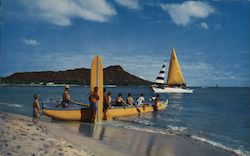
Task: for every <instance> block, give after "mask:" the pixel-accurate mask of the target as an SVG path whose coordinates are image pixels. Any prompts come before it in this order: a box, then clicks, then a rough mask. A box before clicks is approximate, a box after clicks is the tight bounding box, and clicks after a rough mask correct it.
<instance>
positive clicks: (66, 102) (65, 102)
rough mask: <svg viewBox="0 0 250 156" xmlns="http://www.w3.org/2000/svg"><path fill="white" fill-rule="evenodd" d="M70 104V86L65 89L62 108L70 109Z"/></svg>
mask: <svg viewBox="0 0 250 156" xmlns="http://www.w3.org/2000/svg"><path fill="white" fill-rule="evenodd" d="M69 102H70V94H69V86H68V85H66V86H65V87H64V92H63V100H62V106H63V108H68V107H69Z"/></svg>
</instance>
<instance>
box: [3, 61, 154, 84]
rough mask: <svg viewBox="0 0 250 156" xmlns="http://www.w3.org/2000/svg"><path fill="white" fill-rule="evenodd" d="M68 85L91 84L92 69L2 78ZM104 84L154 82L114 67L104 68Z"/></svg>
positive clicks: (45, 72)
mask: <svg viewBox="0 0 250 156" xmlns="http://www.w3.org/2000/svg"><path fill="white" fill-rule="evenodd" d="M41 82H43V83H48V82H54V83H67V84H85V85H88V84H90V69H86V68H79V69H73V70H66V71H42V72H22V73H14V74H12V75H10V76H8V77H5V78H2V83H11V84H29V83H41ZM104 84H107V85H149V84H152V82H150V81H147V80H143V79H141V78H139V77H137V76H134V75H132V74H130V73H128V72H126V71H125V70H124V69H123V68H122V67H121V66H119V65H114V66H109V67H107V68H104Z"/></svg>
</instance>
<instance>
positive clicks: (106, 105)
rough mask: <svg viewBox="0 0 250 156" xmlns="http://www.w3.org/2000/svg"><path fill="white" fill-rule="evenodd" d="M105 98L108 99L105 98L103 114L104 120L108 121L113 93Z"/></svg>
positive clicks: (109, 93)
mask: <svg viewBox="0 0 250 156" xmlns="http://www.w3.org/2000/svg"><path fill="white" fill-rule="evenodd" d="M105 96H106V98H105V102H104V105H103V113H104V120H107V119H108V115H107V112H108V109H110V108H111V100H112V97H111V92H108V93H107V95H105Z"/></svg>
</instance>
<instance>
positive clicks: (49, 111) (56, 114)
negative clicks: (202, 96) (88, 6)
mask: <svg viewBox="0 0 250 156" xmlns="http://www.w3.org/2000/svg"><path fill="white" fill-rule="evenodd" d="M95 87H98V88H99V89H98V95H99V96H100V99H99V100H98V104H97V108H98V109H97V116H96V122H102V120H112V119H114V118H119V117H125V116H133V115H140V114H143V113H148V112H153V111H155V110H156V109H155V108H154V107H153V106H151V105H148V104H145V105H142V106H140V107H136V106H132V107H123V106H121V107H119V106H118V107H112V108H111V109H108V111H107V114H106V115H105V116H104V113H103V68H102V58H101V57H100V56H96V57H94V59H93V61H92V65H91V82H90V89H91V91H93V90H94V88H95ZM167 104H168V101H166V102H161V103H160V106H158V108H157V110H163V109H165V108H166V107H167ZM82 106H83V107H82V108H77V109H76V108H47V107H46V106H43V108H42V112H43V113H44V114H45V115H46V116H48V117H51V118H52V119H56V120H64V121H82V122H92V121H91V120H92V110H91V108H89V105H88V104H82Z"/></svg>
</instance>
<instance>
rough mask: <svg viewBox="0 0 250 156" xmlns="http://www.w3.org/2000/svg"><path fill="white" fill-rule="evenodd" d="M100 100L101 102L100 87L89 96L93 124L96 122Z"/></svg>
mask: <svg viewBox="0 0 250 156" xmlns="http://www.w3.org/2000/svg"><path fill="white" fill-rule="evenodd" d="M98 100H99V95H98V87H95V88H94V92H90V95H89V103H90V108H91V109H92V122H95V118H96V110H97V101H98Z"/></svg>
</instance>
